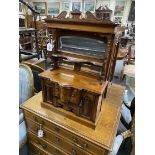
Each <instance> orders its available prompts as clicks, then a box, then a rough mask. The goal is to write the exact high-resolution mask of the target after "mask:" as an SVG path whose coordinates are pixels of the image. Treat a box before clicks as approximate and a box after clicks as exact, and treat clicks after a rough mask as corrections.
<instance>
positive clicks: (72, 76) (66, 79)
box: [39, 68, 107, 95]
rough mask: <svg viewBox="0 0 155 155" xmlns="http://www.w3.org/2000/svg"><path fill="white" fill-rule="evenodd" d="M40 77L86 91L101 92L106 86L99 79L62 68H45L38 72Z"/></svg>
mask: <svg viewBox="0 0 155 155" xmlns="http://www.w3.org/2000/svg"><path fill="white" fill-rule="evenodd" d="M39 75H40V76H41V77H42V78H45V79H49V80H51V81H54V82H57V83H59V85H62V86H64V87H65V86H66V87H67V86H71V87H74V88H77V89H80V90H82V89H86V90H87V91H90V92H93V93H96V94H99V95H100V94H102V93H103V90H104V89H105V87H106V86H107V82H103V83H102V84H101V83H100V81H99V80H97V79H94V78H91V77H88V76H83V75H80V74H79V73H76V72H75V71H72V70H67V69H63V68H59V69H55V70H52V71H50V70H47V71H44V72H42V73H41V74H39Z"/></svg>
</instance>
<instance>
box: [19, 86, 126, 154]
mask: <svg viewBox="0 0 155 155" xmlns="http://www.w3.org/2000/svg"><path fill="white" fill-rule="evenodd" d="M116 92H117V93H116ZM123 93H124V87H122V86H119V85H116V84H112V85H109V86H108V91H107V97H106V99H104V100H103V103H102V110H101V116H100V119H99V121H98V124H97V126H96V128H95V129H92V128H90V127H88V126H86V125H83V124H81V123H79V122H77V121H75V120H73V119H70V118H68V117H67V116H66V115H60V114H58V113H57V112H55V111H51V110H49V109H47V108H45V107H42V106H41V102H42V93H41V92H40V93H38V94H37V95H35V96H33V97H32V98H30V99H29V100H27V101H26V102H25V103H24V104H22V105H21V106H20V107H21V108H22V109H23V110H24V117H25V120H26V126H27V131H28V134H27V135H28V143H29V146H30V151H31V154H32V155H34V154H37V155H38V154H39V155H41V154H42V155H108V154H109V153H110V152H111V151H112V147H113V143H114V139H115V136H116V133H117V128H118V124H119V120H120V115H121V103H122V96H123ZM40 129H41V130H42V131H43V137H40V138H39V137H38V130H40Z"/></svg>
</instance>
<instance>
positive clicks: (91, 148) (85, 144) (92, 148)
mask: <svg viewBox="0 0 155 155" xmlns="http://www.w3.org/2000/svg"><path fill="white" fill-rule="evenodd" d="M25 117H27V118H29V119H31V120H33V121H35V122H37V123H39V124H42V126H43V128H44V127H45V128H48V129H49V130H51V131H52V132H54V133H56V134H58V135H60V136H62V137H64V136H65V138H67V139H68V141H70V142H71V143H73V144H74V145H75V146H79V147H82V148H83V149H84V150H86V151H88V152H90V153H91V154H96V155H103V154H104V152H105V149H102V148H100V147H98V146H97V145H95V144H93V143H91V142H89V141H87V140H85V139H83V138H80V137H79V136H76V135H75V134H73V133H71V132H69V131H67V130H65V129H63V128H61V127H58V126H57V125H55V124H53V123H50V122H48V121H46V120H44V119H43V118H40V117H39V116H36V115H34V114H32V113H30V112H27V111H25Z"/></svg>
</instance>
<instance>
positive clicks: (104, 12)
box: [95, 6, 112, 20]
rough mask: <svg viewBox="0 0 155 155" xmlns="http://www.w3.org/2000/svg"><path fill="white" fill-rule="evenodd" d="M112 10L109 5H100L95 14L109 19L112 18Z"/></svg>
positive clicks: (99, 17)
mask: <svg viewBox="0 0 155 155" xmlns="http://www.w3.org/2000/svg"><path fill="white" fill-rule="evenodd" d="M111 14H112V10H110V9H109V8H108V7H107V6H104V7H103V6H100V7H99V8H98V9H96V10H95V15H96V17H97V18H98V19H102V20H104V19H109V20H110V18H111Z"/></svg>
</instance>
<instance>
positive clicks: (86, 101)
mask: <svg viewBox="0 0 155 155" xmlns="http://www.w3.org/2000/svg"><path fill="white" fill-rule="evenodd" d="M94 102H95V95H94V94H92V93H90V92H86V91H85V92H83V93H82V100H81V103H80V115H82V116H84V117H86V118H87V119H90V120H91V116H92V108H93V105H94Z"/></svg>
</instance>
